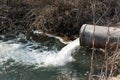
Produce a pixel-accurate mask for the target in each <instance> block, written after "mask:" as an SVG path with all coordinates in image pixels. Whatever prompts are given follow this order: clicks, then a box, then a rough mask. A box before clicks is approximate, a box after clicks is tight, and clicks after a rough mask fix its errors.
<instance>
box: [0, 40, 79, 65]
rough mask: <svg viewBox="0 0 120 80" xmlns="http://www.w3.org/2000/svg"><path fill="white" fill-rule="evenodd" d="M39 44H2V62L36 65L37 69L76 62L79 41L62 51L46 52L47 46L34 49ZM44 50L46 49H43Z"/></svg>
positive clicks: (0, 60)
mask: <svg viewBox="0 0 120 80" xmlns="http://www.w3.org/2000/svg"><path fill="white" fill-rule="evenodd" d="M36 45H38V44H37V43H26V44H21V43H15V42H0V62H1V63H2V62H4V61H7V60H8V59H13V60H14V61H15V62H17V63H21V64H25V65H36V66H37V67H48V66H54V67H56V66H63V65H65V64H66V63H68V62H72V61H74V58H73V57H72V53H74V52H75V51H76V50H78V49H79V39H76V40H74V41H72V42H70V43H69V44H68V45H66V46H65V47H63V48H62V49H61V50H60V51H57V50H45V48H47V47H46V46H42V48H40V49H33V48H32V47H33V46H36ZM43 48H44V49H43Z"/></svg>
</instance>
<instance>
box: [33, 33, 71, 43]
mask: <svg viewBox="0 0 120 80" xmlns="http://www.w3.org/2000/svg"><path fill="white" fill-rule="evenodd" d="M34 34H45V35H46V36H48V37H53V38H56V39H58V40H59V41H60V42H61V43H63V44H69V43H71V42H72V41H64V40H63V39H62V38H61V37H58V36H55V35H52V34H48V33H43V32H42V31H34Z"/></svg>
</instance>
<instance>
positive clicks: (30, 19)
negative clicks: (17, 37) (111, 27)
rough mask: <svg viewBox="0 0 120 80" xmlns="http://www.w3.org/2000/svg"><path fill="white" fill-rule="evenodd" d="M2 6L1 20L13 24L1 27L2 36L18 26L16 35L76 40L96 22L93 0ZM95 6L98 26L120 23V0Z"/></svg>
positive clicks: (11, 1)
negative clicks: (38, 34)
mask: <svg viewBox="0 0 120 80" xmlns="http://www.w3.org/2000/svg"><path fill="white" fill-rule="evenodd" d="M0 4H1V5H0V11H1V12H0V17H1V18H3V17H5V18H6V19H8V20H7V21H9V20H10V21H11V22H8V23H11V24H12V25H11V24H7V25H3V24H0V25H1V26H4V28H3V27H1V26H0V29H2V30H1V31H0V34H5V33H7V32H8V29H7V28H8V25H9V26H11V27H13V26H14V29H11V30H12V31H11V30H9V32H13V34H14V32H18V33H19V32H24V33H26V32H28V33H29V32H31V31H32V30H34V29H37V30H42V31H43V32H47V33H51V34H55V35H59V36H61V37H63V36H68V37H69V38H70V39H71V40H73V39H74V38H75V37H74V35H76V36H77V35H78V34H79V29H80V27H81V25H82V24H85V23H88V24H92V23H93V16H92V6H91V3H90V0H84V1H83V0H1V1H0ZM95 6H96V9H95V21H96V24H99V25H106V24H108V23H110V22H112V24H114V23H116V22H119V21H120V20H119V19H120V14H119V13H120V10H119V8H120V0H116V1H114V0H111V1H108V0H97V1H95ZM1 21H2V22H3V23H5V22H4V20H1ZM5 21H6V20H5ZM5 27H6V28H5Z"/></svg>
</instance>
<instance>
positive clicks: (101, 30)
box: [80, 24, 120, 49]
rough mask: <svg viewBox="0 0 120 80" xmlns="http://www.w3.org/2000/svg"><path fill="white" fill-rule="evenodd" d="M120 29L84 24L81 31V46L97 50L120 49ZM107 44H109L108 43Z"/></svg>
mask: <svg viewBox="0 0 120 80" xmlns="http://www.w3.org/2000/svg"><path fill="white" fill-rule="evenodd" d="M119 38H120V28H117V27H109V28H108V27H105V26H96V25H95V26H94V25H88V24H84V25H83V26H82V27H81V29H80V45H81V46H88V47H92V46H93V40H94V47H95V48H103V49H104V48H105V47H107V49H115V48H116V47H117V46H118V47H119V48H120V40H119ZM106 42H107V43H106Z"/></svg>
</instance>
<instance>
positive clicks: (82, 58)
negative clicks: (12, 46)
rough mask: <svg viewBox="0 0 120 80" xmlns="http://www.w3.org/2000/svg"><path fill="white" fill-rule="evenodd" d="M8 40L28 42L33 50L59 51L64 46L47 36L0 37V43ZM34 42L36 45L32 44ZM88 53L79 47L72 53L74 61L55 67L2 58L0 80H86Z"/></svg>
mask: <svg viewBox="0 0 120 80" xmlns="http://www.w3.org/2000/svg"><path fill="white" fill-rule="evenodd" d="M9 40H10V41H11V40H12V43H22V44H26V43H28V42H30V43H31V44H29V45H32V46H31V48H32V49H34V50H36V49H39V48H41V49H42V50H46V49H47V50H48V51H49V50H56V49H57V51H60V49H62V47H64V46H65V45H64V44H62V43H61V42H60V41H59V40H57V39H55V38H49V37H47V36H40V37H37V36H34V37H32V38H31V39H29V40H26V39H25V36H22V37H21V38H19V37H10V36H9V38H8V37H7V38H6V37H0V43H2V42H6V41H9ZM35 43H37V45H33V44H35ZM27 46H28V45H27ZM43 46H44V47H47V48H44V47H43ZM89 53H91V50H88V49H86V48H80V50H79V51H77V52H75V53H72V55H73V57H74V59H75V61H73V62H68V63H67V64H66V65H64V66H57V67H36V66H35V65H34V64H33V65H26V64H22V63H16V62H15V61H14V60H13V59H8V60H7V61H4V58H3V63H1V64H0V80H87V79H88V75H89V66H90V54H89ZM13 55H14V54H13Z"/></svg>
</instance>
